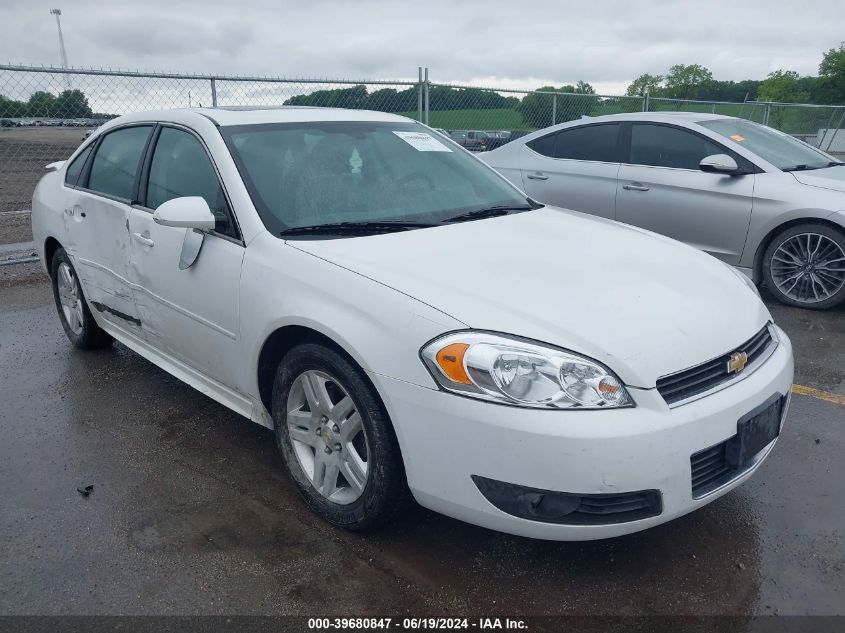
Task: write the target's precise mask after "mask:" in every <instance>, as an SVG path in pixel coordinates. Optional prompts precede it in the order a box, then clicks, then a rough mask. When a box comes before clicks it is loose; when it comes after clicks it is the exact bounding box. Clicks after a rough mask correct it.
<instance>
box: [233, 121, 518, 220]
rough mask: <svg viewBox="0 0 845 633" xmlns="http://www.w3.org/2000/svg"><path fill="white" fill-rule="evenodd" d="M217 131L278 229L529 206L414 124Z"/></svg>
mask: <svg viewBox="0 0 845 633" xmlns="http://www.w3.org/2000/svg"><path fill="white" fill-rule="evenodd" d="M221 133H222V134H223V138H224V140H225V141H226V144H227V145H228V147H229V151H230V152H231V153H232V156H233V158H234V160H235V163H236V164H237V166H238V169H239V171H240V174H241V177H242V178H243V180H244V183H245V184H246V187H247V189H248V190H249V194H250V196H251V197H252V200H253V202H254V203H255V206H256V208H257V209H258V212H259V213H260V215H261V218H262V220H263V222H264V224H265V226H266V227H267V229H268V230H269V231H271V232H273V233H275V234H277V235H278V234H279V233H281V232H283V231H290V229H296V228H298V227H313V226H319V225H325V224H338V223H376V222H394V223H398V222H404V223H408V224H410V223H415V224H416V223H419V225H420V226H428V225H431V224H438V223H441V222H444V221H448V220H449V219H450V218H454V217H455V216H458V215H462V214H467V213H471V212H472V211H478V210H482V209H489V208H490V207H515V208H518V209H522V208H529V207H528V204H529V202H528V200H527V199H526V198H525V197H524V196H523V195H522V194H520V193H519V191H518V190H516V189H515V188H513V187H512V186H511V185H510V184H508V183H507V182H506V181H505V180H504V179H502V178H501V177H499V176H498V175H496V174H495V173H494V172H493V171H492V170H490V169H489V168H487V167H485V166H484V165H481V164H479V162H478V161H477V160H476V159H475V158H473V157H472V156H471V155H468V154H466V153H465V152H464V151H463V150H462V149H460V148H459V147H458V146H457V145H455V144H454V143H452V142H451V141H449V140H446V139H444V138H442V137H439V136H438V135H436V134H433V133H432V132H431V131H430V130H428V129H427V128H425V127H423V126H421V125H419V124H417V123H413V122H407V123H406V122H396V123H385V122H345V121H344V122H334V121H332V122H301V123H272V124H261V125H242V126H230V127H223V128H221ZM472 217H473V218H474V217H475V216H472ZM477 217H483V214H482V215H479V216H477Z"/></svg>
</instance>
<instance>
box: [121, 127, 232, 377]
mask: <svg viewBox="0 0 845 633" xmlns="http://www.w3.org/2000/svg"><path fill="white" fill-rule="evenodd" d="M148 165H149V166H148V168H147V169H145V174H147V177H146V178H145V179H144V182H143V183H142V186H141V199H142V201H143V203H142V204H139V205H136V206H135V207H134V208H133V209H132V213H131V215H130V217H129V235H130V239H129V279H130V281H131V282H132V284H133V288H134V293H135V304H136V305H137V308H138V314H139V317H140V320H141V324H142V328H143V332H144V336H145V338H146V339H147V341H148V342H149V343H150V344H151V345H153V346H154V347H156V348H157V349H158V350H160V351H161V352H164V353H165V354H167V355H169V356H171V357H175V358H176V359H178V360H180V361H182V362H183V363H186V364H187V365H189V366H191V367H193V368H194V369H197V370H199V371H200V372H202V373H203V374H205V375H206V376H209V377H211V378H213V379H215V380H218V381H220V382H222V383H224V384H227V385H230V386H234V385H237V384H239V383H240V382H242V380H239V379H238V377H237V376H236V375H235V366H236V365H237V363H233V362H232V359H233V358H234V357H235V355H236V354H238V352H239V350H238V341H239V338H240V336H239V331H238V328H239V302H238V294H239V287H240V276H241V263H242V261H243V256H244V247H243V245H242V243H241V241H240V239H239V235H238V230H237V226H236V224H235V221H234V216H233V215H232V213H231V209H230V208H229V204H228V202H227V198H226V195H225V193H224V190H223V187H222V186H221V183H220V179H219V177H218V174H217V171H216V170H215V168H214V165H213V163H212V161H211V159H210V158H209V155H208V153H207V151H206V149H205V146H204V145H203V143H202V142H201V141H200V139H199V138H198V137H197V136H195V135H194V134H193V132H191V131H188V130H185V129H182V128H176V127H161V128H160V129H159V131H158V132H157V133H156V136H155V138H154V140H153V146H152V155H151V157H150V158H148ZM182 196H201V197H203V198H205V200H206V202H208V205H209V207H210V208H211V210H212V211H213V212H214V214H215V216H216V217H217V219H218V225H217V228H216V230H214V231H208V232H204V233H203V234H201V235H197V236H196V237H202V239H203V243H202V248H201V250H200V253H199V255H198V256H197V257H196V259H195V260H194V261H193V263H192V265H190V266H189V267H187V268H185V269H181V268H180V266H179V262H180V258H181V256H182V249H183V243H184V241H185V236H186V233H187V232H188V231H189V230H192V229H181V228H174V227H168V226H161V225H159V224H156V222H155V221H154V220H153V210H154V209H155V208H157V207H158V206H159V205H161V204H162V203H164V202H166V201H167V200H170V199H172V198H178V197H182Z"/></svg>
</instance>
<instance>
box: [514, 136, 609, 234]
mask: <svg viewBox="0 0 845 633" xmlns="http://www.w3.org/2000/svg"><path fill="white" fill-rule="evenodd" d="M619 128H620V126H619V124H617V123H606V124H597V125H583V126H578V127H571V128H566V129H564V130H560V131H558V132H553V133H552V134H548V135H546V136H542V137H540V138H537V139H534V140H533V141H529V142H528V143H527V144H526V145H524V146H523V148H522V157H521V158H522V160H521V161H520V162H521V165H522V182H523V186H524V188H525V192H526V193H527V194H528V195H529V196H531V197H532V198H534V199H535V200H537V201H539V202H544V203H547V204H551V205H554V206H557V207H563V208H565V209H574V210H576V211H582V212H584V213H590V214H592V215H598V216H602V217H605V218H610V219H613V218H614V217H615V215H616V179H617V174H618V172H619V165H620V163H619V160H618V159H619V154H618V152H619V149H618V147H619Z"/></svg>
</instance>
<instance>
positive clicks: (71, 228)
mask: <svg viewBox="0 0 845 633" xmlns="http://www.w3.org/2000/svg"><path fill="white" fill-rule="evenodd" d="M152 129H153V126H152V125H135V126H130V127H123V128H119V129H116V130H114V131H111V132H108V133H107V134H104V135H103V136H102V137H101V138H100V139H99V140H98V141H97V142H96V144H95V145H94V146H93V148H92V150H91V153H92V154H93V155H92V156H90V157H89V156H86V161H84V163H81V164H80V163H79V162H78V161H79V159H77V160H75V161H74V163H72V164H71V165H70V166H69V167H68V170H67V173H66V187H67V192H68V193H67V196H66V204H65V222H66V226H67V235H68V245H67V246H68V250H69V251H70V253H71V256H72V257H73V260H74V266H75V268H76V271H77V274H78V275H79V278H80V280H81V281H82V287H83V290H84V292H85V296H86V298H87V299H88V303H89V305H90V307H91V309H92V310H95V311H97V312H99V315H100V316H101V317H102V318H103V319H105V320H107V321H111V322H113V323H115V324H116V325H119V326H120V327H123V328H125V329H129V330H137V328H138V316H137V311H136V309H135V302H134V299H133V296H132V292H131V290H130V287H129V284H128V282H127V268H126V266H127V257H126V254H127V251H128V248H129V243H128V237H129V234H128V231H127V223H128V220H129V213H130V209H131V206H130V204H131V202H132V200H134V199H135V197H136V191H137V178H138V173H139V168H140V164H141V157H142V156H143V154H144V150H145V148H146V145H147V142H148V139H149V137H150V133H151V131H152ZM86 152H87V150H86ZM82 157H83V156H82V154H80V157H79V158H82Z"/></svg>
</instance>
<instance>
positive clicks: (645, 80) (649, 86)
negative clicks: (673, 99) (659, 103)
mask: <svg viewBox="0 0 845 633" xmlns="http://www.w3.org/2000/svg"><path fill="white" fill-rule="evenodd" d="M663 79H664V77H663V75H650V74H648V73H643V74H642V75H640V76H639V77H637V78H636V79H634V81H632V82H631V85H630V86H628V89H627V90H626V91H625V94H626V95H628V96H629V97H642V96H644V95H645V93H646V92H648V93H649V94H650V95H651V96H653V97H656V96H658V95H659V94H660V91H661V90H662V86H661V84H662V83H663Z"/></svg>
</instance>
